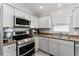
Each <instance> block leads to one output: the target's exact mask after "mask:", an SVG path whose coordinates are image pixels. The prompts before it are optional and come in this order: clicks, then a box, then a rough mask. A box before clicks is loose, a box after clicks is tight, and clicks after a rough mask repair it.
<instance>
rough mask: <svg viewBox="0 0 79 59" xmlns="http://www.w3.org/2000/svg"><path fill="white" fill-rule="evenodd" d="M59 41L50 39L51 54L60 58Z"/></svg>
mask: <svg viewBox="0 0 79 59" xmlns="http://www.w3.org/2000/svg"><path fill="white" fill-rule="evenodd" d="M59 45H60V44H59V40H57V39H50V40H49V53H50V54H52V55H55V56H59Z"/></svg>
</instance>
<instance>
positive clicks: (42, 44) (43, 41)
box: [39, 37, 49, 52]
mask: <svg viewBox="0 0 79 59" xmlns="http://www.w3.org/2000/svg"><path fill="white" fill-rule="evenodd" d="M48 43H49V39H48V38H45V37H39V49H41V50H43V51H45V52H48Z"/></svg>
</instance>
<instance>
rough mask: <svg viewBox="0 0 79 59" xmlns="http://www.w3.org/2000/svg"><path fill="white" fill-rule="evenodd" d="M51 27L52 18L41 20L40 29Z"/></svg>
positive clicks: (41, 18)
mask: <svg viewBox="0 0 79 59" xmlns="http://www.w3.org/2000/svg"><path fill="white" fill-rule="evenodd" d="M50 27H51V17H50V16H43V17H40V18H39V28H50Z"/></svg>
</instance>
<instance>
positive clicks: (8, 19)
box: [3, 4, 14, 27]
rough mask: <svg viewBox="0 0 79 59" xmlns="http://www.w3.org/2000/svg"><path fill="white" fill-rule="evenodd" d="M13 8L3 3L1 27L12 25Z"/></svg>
mask: <svg viewBox="0 0 79 59" xmlns="http://www.w3.org/2000/svg"><path fill="white" fill-rule="evenodd" d="M13 16H14V8H13V7H11V6H8V5H6V4H3V27H13V24H14V23H13V21H14V18H13Z"/></svg>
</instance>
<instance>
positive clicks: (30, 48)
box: [18, 42, 35, 56]
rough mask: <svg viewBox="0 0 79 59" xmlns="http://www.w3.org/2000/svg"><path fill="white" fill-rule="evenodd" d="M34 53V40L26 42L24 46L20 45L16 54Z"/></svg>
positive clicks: (26, 54)
mask: <svg viewBox="0 0 79 59" xmlns="http://www.w3.org/2000/svg"><path fill="white" fill-rule="evenodd" d="M34 53H35V42H31V43H27V44H26V45H24V46H20V47H19V50H18V55H20V56H31V55H33V54H34Z"/></svg>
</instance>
